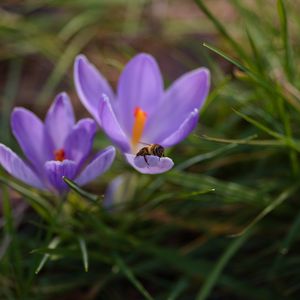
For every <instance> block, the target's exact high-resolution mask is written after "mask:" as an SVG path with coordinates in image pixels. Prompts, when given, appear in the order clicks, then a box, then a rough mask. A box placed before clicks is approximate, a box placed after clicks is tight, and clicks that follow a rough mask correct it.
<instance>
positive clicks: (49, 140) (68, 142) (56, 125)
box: [0, 93, 115, 193]
mask: <svg viewBox="0 0 300 300" xmlns="http://www.w3.org/2000/svg"><path fill="white" fill-rule="evenodd" d="M11 127H12V132H13V134H14V136H15V138H16V139H17V141H18V143H19V145H20V147H21V148H22V150H23V152H24V154H25V156H26V157H27V160H28V162H24V161H23V160H22V159H21V158H20V157H19V156H18V155H17V154H16V153H14V152H13V151H12V150H11V149H9V148H8V147H6V146H5V145H3V144H0V164H1V165H2V167H3V168H4V169H5V170H6V171H7V172H8V173H10V174H11V175H13V176H14V177H16V178H17V179H19V180H21V181H23V182H25V183H27V184H29V185H31V186H33V187H36V188H38V189H42V190H46V189H48V190H50V191H52V192H55V193H62V192H64V191H66V190H67V185H66V184H65V182H64V181H63V179H62V177H63V176H66V177H68V178H69V179H71V180H74V181H75V182H76V183H77V184H79V185H84V184H86V183H88V182H89V181H91V180H93V179H95V178H96V177H98V176H99V175H101V174H102V173H103V172H105V171H106V170H107V169H108V168H109V167H110V165H111V163H112V162H113V160H114V157H115V149H114V147H112V146H110V147H107V148H106V149H104V150H103V151H100V152H99V153H97V154H96V155H95V157H94V158H93V159H92V160H90V161H88V158H89V156H90V154H91V149H92V145H93V139H94V136H95V132H96V123H95V121H94V120H92V119H90V118H86V119H82V120H80V121H79V122H77V123H76V124H75V118H74V112H73V108H72V105H71V103H70V100H69V97H68V95H67V94H66V93H61V94H59V95H58V96H57V97H56V99H55V100H54V103H53V104H52V105H51V107H50V109H49V110H48V112H47V115H46V119H45V122H44V123H43V122H42V121H41V120H40V119H39V118H38V117H37V116H36V115H35V114H33V113H32V112H31V111H29V110H27V109H24V108H21V107H17V108H15V109H14V110H13V112H12V114H11Z"/></svg>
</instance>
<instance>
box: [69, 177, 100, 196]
mask: <svg viewBox="0 0 300 300" xmlns="http://www.w3.org/2000/svg"><path fill="white" fill-rule="evenodd" d="M63 180H64V182H65V183H66V184H67V185H68V186H69V187H70V188H71V189H72V190H73V191H74V192H76V193H77V194H78V195H80V196H82V197H84V198H86V199H88V200H90V201H92V202H98V201H99V200H100V197H98V196H97V195H94V194H91V193H89V192H86V191H85V190H83V189H81V188H80V187H79V186H78V185H77V184H76V183H75V182H74V181H72V180H70V179H68V178H67V177H65V176H63Z"/></svg>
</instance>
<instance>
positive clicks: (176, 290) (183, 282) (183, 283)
mask: <svg viewBox="0 0 300 300" xmlns="http://www.w3.org/2000/svg"><path fill="white" fill-rule="evenodd" d="M188 285H189V283H188V279H187V278H181V279H180V280H179V281H178V282H177V283H176V284H175V286H174V287H173V286H172V291H171V294H170V295H169V296H168V297H167V300H176V299H178V297H179V296H180V294H181V293H182V292H183V291H184V290H185V289H186V288H187V287H188Z"/></svg>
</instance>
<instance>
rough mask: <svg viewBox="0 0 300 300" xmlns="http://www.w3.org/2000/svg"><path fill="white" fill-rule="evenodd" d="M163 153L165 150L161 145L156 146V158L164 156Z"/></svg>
mask: <svg viewBox="0 0 300 300" xmlns="http://www.w3.org/2000/svg"><path fill="white" fill-rule="evenodd" d="M164 152H165V148H164V147H163V146H161V145H157V148H156V153H157V156H159V157H162V156H165V153H164Z"/></svg>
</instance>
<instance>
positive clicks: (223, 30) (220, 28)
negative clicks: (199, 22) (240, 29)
mask: <svg viewBox="0 0 300 300" xmlns="http://www.w3.org/2000/svg"><path fill="white" fill-rule="evenodd" d="M195 2H196V4H197V5H198V7H199V8H200V9H201V10H202V12H203V13H204V14H205V15H206V16H207V17H208V18H209V19H210V20H211V21H212V23H213V24H214V25H215V27H216V28H217V29H218V31H219V32H220V33H221V34H222V35H223V36H224V37H225V38H226V39H227V41H228V42H229V43H230V44H231V45H232V47H233V48H234V49H235V50H236V51H237V52H238V53H239V55H240V56H241V57H245V53H244V50H243V49H242V48H241V47H240V45H239V44H238V43H237V42H236V41H235V39H234V38H232V37H231V36H230V34H229V33H228V32H227V30H226V28H225V27H224V26H223V25H222V24H221V23H220V22H219V21H218V20H217V19H216V18H215V17H214V16H213V14H212V13H211V12H210V11H209V9H208V8H207V7H206V6H205V5H204V3H203V1H202V0H195Z"/></svg>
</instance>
